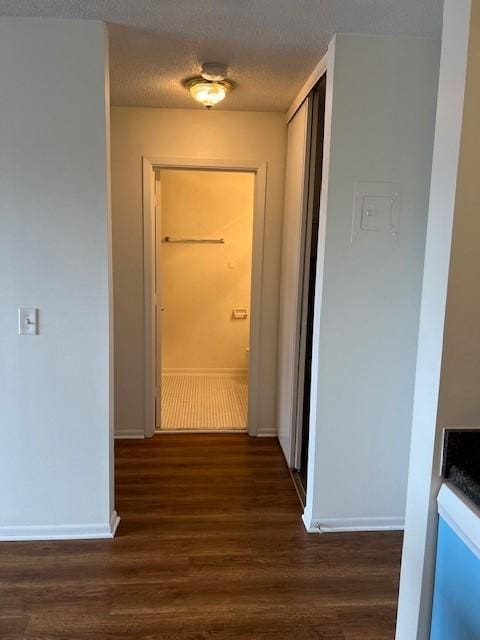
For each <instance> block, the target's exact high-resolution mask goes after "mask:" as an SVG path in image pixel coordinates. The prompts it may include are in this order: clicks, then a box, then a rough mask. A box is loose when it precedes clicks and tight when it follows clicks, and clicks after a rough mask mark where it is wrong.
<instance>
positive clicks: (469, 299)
mask: <svg viewBox="0 0 480 640" xmlns="http://www.w3.org/2000/svg"><path fill="white" fill-rule="evenodd" d="M479 59H480V2H479V0H474V1H473V2H472V1H471V0H447V1H446V3H445V13H444V23H443V41H442V58H441V66H440V86H439V94H438V111H437V125H436V132H435V148H434V155H433V168H432V183H431V193H430V208H429V220H428V230H427V244H426V255H425V268H424V277H423V292H422V307H421V316H420V334H419V342H418V359H417V373H416V382H415V404H414V413H413V427H412V444H411V454H410V471H409V481H408V499H407V514H406V527H405V538H404V548H403V557H402V571H401V581H400V598H399V609H398V621H397V635H396V638H397V640H412V639H415V640H426V639H427V638H429V637H430V616H431V601H432V592H433V572H434V563H435V547H436V535H437V505H436V497H437V493H438V489H439V486H440V482H441V479H440V475H439V472H440V455H441V444H442V431H443V428H444V427H455V426H463V427H469V426H472V427H475V426H477V427H478V425H479V424H480V395H479V393H478V380H479V377H480V304H479V301H478V283H479V282H480V254H479V251H478V240H479V237H480V222H479V217H478V210H479V205H480V186H479V181H478V149H479V144H480V127H479V122H478V104H479V102H480V82H479V63H478V61H479ZM467 60H468V70H467Z"/></svg>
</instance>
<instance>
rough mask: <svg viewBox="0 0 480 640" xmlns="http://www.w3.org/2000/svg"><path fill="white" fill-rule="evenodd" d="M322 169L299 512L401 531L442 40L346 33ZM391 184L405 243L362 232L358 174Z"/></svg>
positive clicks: (332, 65)
mask: <svg viewBox="0 0 480 640" xmlns="http://www.w3.org/2000/svg"><path fill="white" fill-rule="evenodd" d="M328 55H329V59H328V72H327V108H326V145H325V173H324V183H323V184H324V186H323V193H322V205H321V220H320V238H319V260H318V273H317V292H316V303H315V304H316V309H315V334H314V346H313V379H312V398H311V407H312V409H311V440H310V446H309V475H308V490H307V505H306V510H305V514H304V521H305V524H306V526H307V528H309V529H312V530H314V529H315V527H316V526H318V525H320V526H322V527H324V528H326V529H328V528H332V529H354V528H359V529H368V528H374V529H379V528H389V527H393V528H396V527H401V526H402V524H403V518H404V511H405V495H406V484H407V468H408V452H409V443H410V427H411V417H412V405H413V386H414V373H415V357H416V344H417V336H418V318H419V311H420V293H421V279H422V267H423V257H424V247H425V230H426V221H427V208H428V191H429V183H430V168H431V158H432V146H433V133H434V121H435V102H436V92H437V79H438V61H439V44H438V43H437V42H435V41H432V40H426V39H420V38H405V37H370V36H358V35H342V34H341V35H338V36H337V37H336V38H335V40H334V42H333V43H332V45H331V47H330V50H329V54H328ZM371 181H373V182H387V183H396V184H398V185H400V186H399V189H395V191H399V192H400V193H401V215H400V222H399V226H398V238H397V240H395V239H394V237H393V236H392V235H391V233H389V232H388V229H387V230H386V231H382V232H375V231H361V230H358V229H357V231H358V235H357V236H354V238H353V241H352V231H355V224H354V222H353V216H352V213H353V201H354V195H355V192H356V190H357V189H358V187H356V183H357V182H371Z"/></svg>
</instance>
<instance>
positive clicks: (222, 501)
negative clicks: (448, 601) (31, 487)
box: [0, 435, 401, 640]
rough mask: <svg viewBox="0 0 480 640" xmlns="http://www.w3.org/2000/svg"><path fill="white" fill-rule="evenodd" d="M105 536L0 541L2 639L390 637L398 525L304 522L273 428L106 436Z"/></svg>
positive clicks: (317, 639)
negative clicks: (391, 529)
mask: <svg viewBox="0 0 480 640" xmlns="http://www.w3.org/2000/svg"><path fill="white" fill-rule="evenodd" d="M116 466H117V485H116V486H117V507H118V511H119V513H120V515H121V517H122V522H121V524H120V528H119V531H118V535H117V537H116V538H115V540H104V541H81V542H78V541H74V542H48V543H47V542H45V543H2V544H0V638H1V639H2V640H13V639H15V640H18V639H19V638H24V639H29V640H33V639H35V640H48V639H49V638H52V639H57V640H58V639H59V638H61V639H62V640H87V639H88V640H106V639H112V638H122V639H123V638H131V639H135V640H155V639H161V640H233V639H235V640H273V639H275V640H283V639H285V640H287V639H289V640H392V638H393V636H394V618H395V604H396V595H397V587H398V573H399V559H400V550H401V549H400V547H401V536H400V535H399V534H397V533H382V534H379V533H372V534H367V533H363V534H327V535H308V534H307V533H305V531H304V529H303V526H302V523H301V521H300V514H301V510H300V505H299V502H298V499H297V497H296V494H295V490H294V488H293V485H292V482H291V479H290V477H289V474H288V471H287V469H286V467H285V465H284V463H283V459H282V455H281V452H280V450H279V448H278V444H277V443H276V441H274V440H272V439H249V438H248V437H247V436H244V435H179V436H174V435H167V436H160V437H157V438H154V439H153V440H146V441H123V442H117V465H116Z"/></svg>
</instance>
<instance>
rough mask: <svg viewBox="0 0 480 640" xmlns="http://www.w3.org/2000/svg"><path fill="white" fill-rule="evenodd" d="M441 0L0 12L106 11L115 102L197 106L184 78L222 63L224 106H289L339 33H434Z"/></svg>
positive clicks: (55, 4)
mask: <svg viewBox="0 0 480 640" xmlns="http://www.w3.org/2000/svg"><path fill="white" fill-rule="evenodd" d="M442 5H443V0H0V15H9V16H45V17H58V18H88V19H98V20H104V21H105V22H107V23H108V25H109V31H110V78H111V99H112V104H114V105H129V106H148V107H186V108H200V109H201V108H202V107H201V106H198V107H196V105H195V103H194V102H193V101H192V99H191V98H190V96H189V95H188V94H187V92H186V91H185V89H184V88H183V86H182V81H184V80H185V79H186V78H188V77H191V76H192V75H196V74H198V72H199V70H200V66H201V63H202V62H223V63H225V64H227V65H228V66H229V69H230V73H229V77H230V78H231V79H232V80H233V81H234V82H235V84H236V85H237V86H236V88H235V90H234V91H233V92H232V93H231V94H230V95H229V96H228V98H227V100H225V102H224V103H222V105H219V106H218V107H216V108H217V109H218V108H222V109H245V110H247V109H248V110H259V111H286V110H287V108H288V107H289V105H290V103H291V101H292V99H293V98H294V97H295V95H296V93H297V92H298V90H299V89H300V87H301V86H302V84H303V82H304V81H305V80H306V78H307V77H308V75H309V74H310V72H311V71H312V69H313V68H314V66H315V65H316V63H317V62H318V60H319V59H320V57H321V56H322V55H323V54H324V53H325V51H326V48H327V45H328V42H329V40H330V38H331V36H332V35H333V34H334V33H335V32H341V31H343V32H357V33H372V34H379V33H382V34H397V33H406V34H410V35H423V36H431V37H440V31H441V19H442V16H441V13H442Z"/></svg>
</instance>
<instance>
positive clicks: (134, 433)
mask: <svg viewBox="0 0 480 640" xmlns="http://www.w3.org/2000/svg"><path fill="white" fill-rule="evenodd" d="M114 437H115V440H136V439H141V440H143V439H144V438H145V431H144V430H143V429H116V430H115V434H114Z"/></svg>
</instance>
